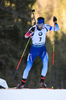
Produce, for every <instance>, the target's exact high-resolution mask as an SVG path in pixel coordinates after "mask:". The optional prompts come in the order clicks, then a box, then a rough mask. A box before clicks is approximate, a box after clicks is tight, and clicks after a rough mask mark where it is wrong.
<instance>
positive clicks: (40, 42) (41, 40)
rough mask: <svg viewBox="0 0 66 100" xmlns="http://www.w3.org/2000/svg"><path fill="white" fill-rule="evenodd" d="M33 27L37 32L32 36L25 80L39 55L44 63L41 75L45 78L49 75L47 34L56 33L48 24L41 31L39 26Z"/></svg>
mask: <svg viewBox="0 0 66 100" xmlns="http://www.w3.org/2000/svg"><path fill="white" fill-rule="evenodd" d="M33 27H35V30H34V32H33V34H32V36H31V38H32V46H31V50H30V52H29V54H28V59H27V65H26V68H25V70H24V73H23V78H24V79H26V78H27V76H28V73H29V71H30V69H31V67H32V65H33V62H34V60H35V58H36V57H37V56H38V55H39V56H40V58H41V60H42V62H43V68H42V71H41V75H42V76H44V77H45V76H46V74H47V70H48V54H47V51H46V46H45V41H46V33H47V32H48V31H49V30H50V31H54V27H52V26H50V25H47V24H44V27H43V28H42V29H41V30H39V29H38V27H37V25H34V26H33ZM31 28H32V27H31ZM31 28H30V29H31ZM30 29H29V31H30ZM58 30H59V26H58V24H57V23H56V24H55V31H58Z"/></svg>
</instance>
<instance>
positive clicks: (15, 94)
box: [0, 89, 66, 100]
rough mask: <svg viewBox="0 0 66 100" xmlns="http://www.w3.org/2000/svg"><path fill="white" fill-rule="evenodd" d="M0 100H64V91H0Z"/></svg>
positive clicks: (65, 93) (65, 94)
mask: <svg viewBox="0 0 66 100" xmlns="http://www.w3.org/2000/svg"><path fill="white" fill-rule="evenodd" d="M0 100H66V89H61V90H60V89H55V90H54V89H0Z"/></svg>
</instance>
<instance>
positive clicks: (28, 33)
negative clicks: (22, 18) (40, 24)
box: [25, 27, 35, 38]
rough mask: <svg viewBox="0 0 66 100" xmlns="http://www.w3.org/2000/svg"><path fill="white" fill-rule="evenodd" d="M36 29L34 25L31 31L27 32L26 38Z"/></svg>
mask: <svg viewBox="0 0 66 100" xmlns="http://www.w3.org/2000/svg"><path fill="white" fill-rule="evenodd" d="M34 30H35V27H32V28H31V30H30V31H28V32H27V33H26V34H25V38H28V37H29V36H30V37H31V36H32V34H31V33H32V32H33V31H34Z"/></svg>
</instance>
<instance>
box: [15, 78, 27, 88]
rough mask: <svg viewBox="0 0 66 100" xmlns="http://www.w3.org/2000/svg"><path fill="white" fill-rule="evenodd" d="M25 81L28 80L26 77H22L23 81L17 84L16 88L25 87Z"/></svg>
mask: <svg viewBox="0 0 66 100" xmlns="http://www.w3.org/2000/svg"><path fill="white" fill-rule="evenodd" d="M25 82H26V79H23V78H22V80H21V83H20V84H18V85H17V87H16V89H22V88H24V85H25Z"/></svg>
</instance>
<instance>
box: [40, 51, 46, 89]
mask: <svg viewBox="0 0 66 100" xmlns="http://www.w3.org/2000/svg"><path fill="white" fill-rule="evenodd" d="M40 57H41V59H42V62H43V68H42V71H41V79H40V86H42V87H44V88H46V87H47V86H46V84H45V77H46V74H47V70H48V55H47V52H46V51H43V53H42V54H41V55H40Z"/></svg>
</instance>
